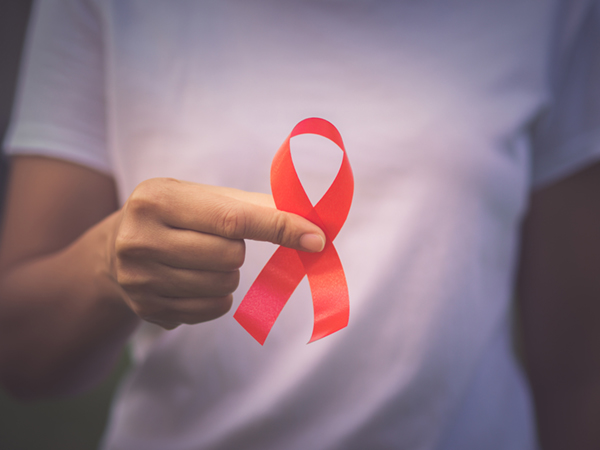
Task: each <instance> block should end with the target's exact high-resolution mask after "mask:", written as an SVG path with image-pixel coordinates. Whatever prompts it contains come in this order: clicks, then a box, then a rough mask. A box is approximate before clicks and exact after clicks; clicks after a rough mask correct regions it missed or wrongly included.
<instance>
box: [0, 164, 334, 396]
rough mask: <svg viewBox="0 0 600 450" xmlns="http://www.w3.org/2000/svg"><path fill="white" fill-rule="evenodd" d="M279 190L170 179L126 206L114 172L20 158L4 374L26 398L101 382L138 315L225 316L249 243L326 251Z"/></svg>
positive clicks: (4, 279)
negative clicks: (277, 200)
mask: <svg viewBox="0 0 600 450" xmlns="http://www.w3.org/2000/svg"><path fill="white" fill-rule="evenodd" d="M271 205H272V200H271V199H270V196H266V195H263V194H252V193H246V192H242V191H237V190H233V189H225V188H216V187H211V186H203V185H198V184H194V183H186V182H181V181H177V180H170V179H156V180H149V181H147V182H144V183H142V184H140V186H138V188H137V189H136V190H135V191H134V193H133V194H132V196H131V197H130V198H129V199H128V201H127V202H126V204H125V206H124V207H123V208H122V209H121V210H117V202H116V195H115V187H114V183H113V181H112V179H111V178H110V177H107V176H104V175H101V174H99V173H96V172H94V171H92V170H90V169H87V168H84V167H81V166H77V165H74V164H70V163H66V162H63V161H59V160H52V159H46V158H40V157H17V158H15V159H14V161H13V170H12V177H11V180H10V185H9V193H8V204H7V211H6V221H5V226H4V230H3V237H2V244H1V245H2V247H1V249H0V377H1V380H2V382H3V383H4V384H5V385H6V386H7V387H8V388H9V389H10V390H11V391H12V392H13V393H14V394H16V395H18V396H20V397H38V396H43V395H56V394H62V393H70V392H76V391H78V390H81V389H84V388H86V387H88V386H90V385H91V384H93V383H94V382H96V381H98V380H99V379H101V378H102V376H104V375H105V374H106V372H107V370H108V369H109V368H110V367H111V365H112V362H113V361H114V359H115V357H116V356H117V355H118V353H119V352H120V349H121V348H122V345H123V343H124V342H125V341H126V339H127V338H128V336H129V335H130V333H131V332H132V331H133V330H134V329H135V326H136V324H137V323H138V321H139V318H140V317H141V318H143V319H145V320H148V321H150V322H154V323H157V324H159V325H161V326H163V327H165V328H167V329H171V328H174V327H176V326H178V325H179V324H181V323H188V324H194V323H199V322H203V321H206V320H212V319H215V318H217V317H219V316H221V315H223V314H224V313H226V312H227V311H228V310H229V308H230V306H231V301H232V295H231V294H232V292H233V291H234V290H235V289H236V287H237V283H238V278H239V270H238V269H239V267H240V266H241V264H242V263H243V260H244V252H245V246H244V241H243V239H245V238H250V239H257V240H267V241H271V242H274V243H278V244H282V245H286V246H289V247H293V248H298V249H304V250H312V251H315V250H320V249H321V248H322V244H323V241H322V239H324V236H323V233H322V231H321V230H319V228H318V227H316V226H315V225H314V224H312V223H310V222H308V221H306V220H304V219H302V218H300V217H298V216H295V215H293V214H287V213H282V212H280V211H277V210H276V209H274V208H273V207H272V206H271Z"/></svg>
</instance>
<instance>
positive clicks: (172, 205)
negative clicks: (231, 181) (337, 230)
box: [110, 178, 325, 329]
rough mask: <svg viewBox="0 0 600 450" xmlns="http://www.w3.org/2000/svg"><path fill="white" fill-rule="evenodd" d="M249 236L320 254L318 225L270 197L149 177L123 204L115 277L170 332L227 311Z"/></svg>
mask: <svg viewBox="0 0 600 450" xmlns="http://www.w3.org/2000/svg"><path fill="white" fill-rule="evenodd" d="M244 239H254V240H260V241H269V242H273V243H274V244H279V245H284V246H286V247H290V248H294V249H297V250H303V251H310V252H314V251H320V250H322V249H323V246H324V245H325V235H324V234H323V232H322V231H321V230H320V229H319V228H318V227H317V226H316V225H314V224H313V223H311V222H309V221H307V220H305V219H303V218H302V217H299V216H297V215H295V214H291V213H286V212H282V211H279V210H277V209H276V208H275V207H274V204H273V200H272V197H271V196H269V195H266V194H257V193H250V192H244V191H239V190H236V189H230V188H221V187H215V186H207V185H201V184H196V183H189V182H184V181H178V180H174V179H166V178H157V179H151V180H147V181H145V182H143V183H141V184H140V185H138V187H137V188H136V189H135V190H134V192H133V193H132V194H131V196H130V197H129V199H128V200H127V202H126V203H125V205H124V206H123V209H122V210H121V221H120V223H119V224H118V228H117V229H116V231H115V238H114V245H112V247H113V248H111V252H110V253H111V261H112V264H111V266H112V271H113V277H114V279H116V280H117V283H118V284H119V285H120V286H121V288H122V290H123V292H124V301H125V302H126V303H127V304H128V306H129V307H130V308H131V309H132V310H133V312H134V313H136V314H137V315H138V316H139V317H141V318H142V319H144V320H146V321H148V322H152V323H155V324H157V325H160V326H162V327H163V328H166V329H173V328H175V327H177V326H178V325H180V324H182V323H186V324H195V323H199V322H204V321H207V320H212V319H215V318H217V317H220V316H222V315H223V314H225V313H226V312H227V311H229V309H230V308H231V303H232V299H233V296H232V293H233V292H234V291H235V289H236V288H237V286H238V283H239V277H240V273H239V269H240V267H241V266H242V264H243V263H244V257H245V244H244Z"/></svg>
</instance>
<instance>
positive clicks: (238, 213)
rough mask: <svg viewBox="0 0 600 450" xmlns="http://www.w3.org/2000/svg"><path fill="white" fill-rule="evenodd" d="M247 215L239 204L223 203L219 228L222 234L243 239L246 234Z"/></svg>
mask: <svg viewBox="0 0 600 450" xmlns="http://www.w3.org/2000/svg"><path fill="white" fill-rule="evenodd" d="M246 226H247V223H246V216H245V214H244V210H243V208H242V207H240V205H238V204H227V205H223V206H222V209H221V211H219V223H218V225H217V228H218V230H219V234H220V235H221V236H225V237H228V238H231V239H242V238H243V237H244V236H245V234H246Z"/></svg>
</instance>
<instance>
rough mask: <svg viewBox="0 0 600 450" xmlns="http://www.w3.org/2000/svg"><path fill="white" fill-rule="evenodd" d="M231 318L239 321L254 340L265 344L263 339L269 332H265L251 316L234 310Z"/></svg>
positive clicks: (265, 338)
mask: <svg viewBox="0 0 600 450" xmlns="http://www.w3.org/2000/svg"><path fill="white" fill-rule="evenodd" d="M233 318H234V319H235V320H236V321H237V323H239V324H240V325H241V326H242V328H243V329H244V330H246V331H247V332H248V334H249V335H250V336H252V337H253V338H254V339H255V340H256V342H258V343H259V344H260V345H265V341H266V340H267V336H268V334H269V332H268V331H267V333H265V332H264V331H263V330H262V329H261V327H260V325H259V324H256V323H255V321H253V320H252V318H251V317H248V316H247V315H246V314H243V313H240V311H239V310H238V311H236V313H235V314H234V315H233Z"/></svg>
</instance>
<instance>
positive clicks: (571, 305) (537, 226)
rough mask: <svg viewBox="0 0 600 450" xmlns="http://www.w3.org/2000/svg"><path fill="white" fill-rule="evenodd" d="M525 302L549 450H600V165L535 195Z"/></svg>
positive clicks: (533, 376)
mask: <svg viewBox="0 0 600 450" xmlns="http://www.w3.org/2000/svg"><path fill="white" fill-rule="evenodd" d="M519 299H520V309H521V315H522V323H523V338H524V351H525V360H526V367H527V371H528V375H529V378H530V382H531V385H532V389H533V394H534V399H535V406H536V411H537V417H538V429H539V434H540V440H541V443H542V448H543V449H544V450H552V449H565V448H573V449H574V448H576V449H579V450H586V449H590V450H591V449H598V448H600V428H599V427H598V423H597V422H598V417H600V164H597V165H595V166H593V167H591V168H589V169H586V170H584V171H582V172H580V173H578V174H576V175H574V176H571V177H570V178H568V179H566V180H564V181H561V182H559V183H556V184H554V185H552V186H550V187H548V188H545V189H543V190H541V191H540V192H538V193H535V194H534V195H533V197H532V203H531V210H530V213H529V216H528V218H527V220H526V223H525V226H524V236H523V251H522V260H521V271H520V280H519Z"/></svg>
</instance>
